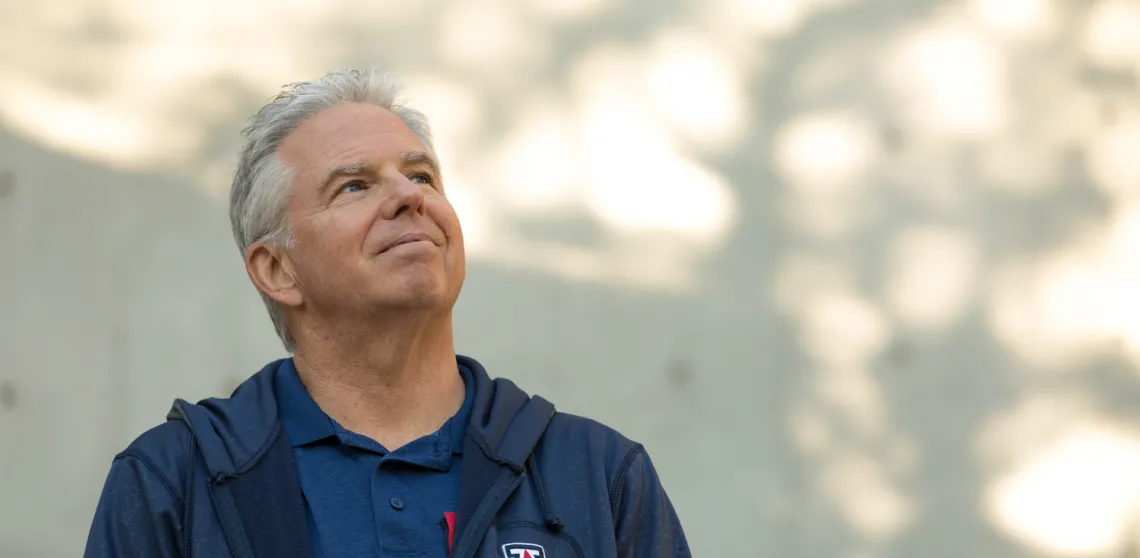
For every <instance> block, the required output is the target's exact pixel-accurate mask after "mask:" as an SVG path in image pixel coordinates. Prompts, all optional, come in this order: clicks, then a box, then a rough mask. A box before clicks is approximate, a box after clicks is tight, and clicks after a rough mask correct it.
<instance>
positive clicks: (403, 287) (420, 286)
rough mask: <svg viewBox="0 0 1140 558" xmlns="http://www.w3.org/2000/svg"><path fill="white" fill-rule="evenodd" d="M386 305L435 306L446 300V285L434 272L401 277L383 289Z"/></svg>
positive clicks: (406, 306)
mask: <svg viewBox="0 0 1140 558" xmlns="http://www.w3.org/2000/svg"><path fill="white" fill-rule="evenodd" d="M384 290H385V293H384V296H383V298H384V299H385V300H386V302H387V303H388V305H391V306H395V307H405V308H436V307H439V306H442V305H443V304H445V303H446V302H447V298H448V297H447V285H446V282H445V281H443V280H442V279H441V278H440V277H437V276H435V275H434V274H422V275H421V274H415V275H413V276H409V277H403V278H401V279H400V280H399V281H398V282H393V283H390V284H389V285H388V288H386V289H384Z"/></svg>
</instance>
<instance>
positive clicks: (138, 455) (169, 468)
mask: <svg viewBox="0 0 1140 558" xmlns="http://www.w3.org/2000/svg"><path fill="white" fill-rule="evenodd" d="M190 442H191V433H190V429H189V427H187V426H186V424H185V423H183V422H181V421H174V420H171V421H166V422H164V423H162V424H160V425H158V426H155V427H154V428H151V429H150V430H147V431H146V432H144V433H142V434H141V435H140V436H139V437H137V438H135V439H134V441H132V442H131V443H130V445H128V446H127V447H126V449H124V450H123V451H121V452H119V454H118V455H116V456H115V461H116V462H121V463H129V464H130V466H131V467H130V468H131V469H132V470H135V471H137V472H138V474H139V475H140V476H145V477H149V478H153V479H155V480H156V481H157V482H160V483H162V484H164V485H166V486H165V488H166V489H167V490H168V491H169V492H171V493H172V495H174V496H175V497H176V498H181V496H182V494H181V492H182V489H181V483H180V482H178V481H179V479H183V478H185V475H186V472H187V471H188V469H189V463H190V459H191V457H192V455H191V448H190Z"/></svg>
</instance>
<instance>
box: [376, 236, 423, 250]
mask: <svg viewBox="0 0 1140 558" xmlns="http://www.w3.org/2000/svg"><path fill="white" fill-rule="evenodd" d="M420 241H427V242H431V243H432V244H435V241H433V240H432V239H431V237H430V236H428V235H426V234H424V233H421V232H416V233H407V234H404V235H401V236H400V237H399V238H397V239H396V240H394V241H392V243H391V244H389V245H388V246H386V247H385V248H384V249H383V250H381V252H387V251H388V250H391V249H393V248H395V247H397V246H403V245H404V244H411V243H413V242H420Z"/></svg>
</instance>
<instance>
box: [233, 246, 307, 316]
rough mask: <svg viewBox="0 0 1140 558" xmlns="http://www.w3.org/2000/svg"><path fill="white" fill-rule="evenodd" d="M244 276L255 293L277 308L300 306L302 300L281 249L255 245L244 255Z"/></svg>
mask: <svg viewBox="0 0 1140 558" xmlns="http://www.w3.org/2000/svg"><path fill="white" fill-rule="evenodd" d="M245 272H246V273H247V274H249V278H250V280H251V281H253V285H254V286H255V287H257V290H259V291H261V292H263V293H265V295H266V296H268V297H269V298H271V299H273V300H274V301H275V302H277V303H278V304H281V305H284V306H300V305H301V303H302V302H304V300H305V297H304V295H303V294H302V293H301V289H300V285H298V284H297V278H296V276H295V275H294V274H293V269H292V266H290V265H289V260H288V257H287V253H286V251H285V249H284V248H282V247H281V246H278V245H276V244H268V243H263V242H255V243H253V244H250V245H249V249H247V250H246V251H245Z"/></svg>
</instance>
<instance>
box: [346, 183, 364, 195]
mask: <svg viewBox="0 0 1140 558" xmlns="http://www.w3.org/2000/svg"><path fill="white" fill-rule="evenodd" d="M363 189H364V183H363V182H361V181H359V180H353V181H352V182H347V183H345V184H344V185H343V186H341V187H340V192H341V193H348V192H359V191H361V190H363Z"/></svg>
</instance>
